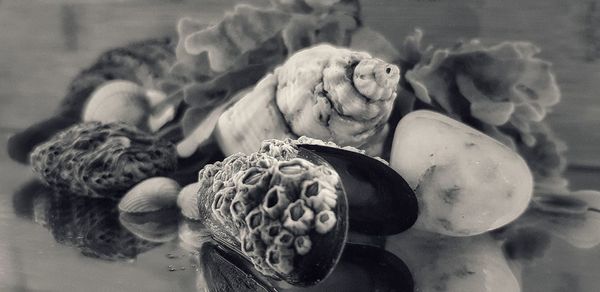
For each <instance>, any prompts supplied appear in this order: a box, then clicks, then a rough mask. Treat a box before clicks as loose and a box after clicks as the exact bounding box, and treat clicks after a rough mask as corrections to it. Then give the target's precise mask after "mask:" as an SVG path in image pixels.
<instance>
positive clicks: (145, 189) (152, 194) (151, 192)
mask: <svg viewBox="0 0 600 292" xmlns="http://www.w3.org/2000/svg"><path fill="white" fill-rule="evenodd" d="M180 189H181V188H180V186H179V184H178V183H177V182H176V181H174V180H172V179H170V178H166V177H153V178H149V179H146V180H144V181H142V182H140V183H138V184H137V185H135V186H134V187H133V188H131V189H130V190H129V191H128V192H127V194H125V196H124V197H123V198H122V199H121V202H119V211H121V212H124V213H146V212H154V211H158V210H161V209H167V208H172V207H175V204H176V201H177V195H178V194H179V190H180Z"/></svg>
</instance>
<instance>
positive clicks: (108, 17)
mask: <svg viewBox="0 0 600 292" xmlns="http://www.w3.org/2000/svg"><path fill="white" fill-rule="evenodd" d="M238 2H244V3H252V4H266V3H268V1H267V0H263V1H260V0H253V1H235V0H0V137H1V143H0V148H1V149H0V290H1V291H84V290H86V291H188V290H190V289H193V287H194V286H195V284H194V282H195V271H194V269H190V268H188V269H186V270H181V269H179V270H178V271H174V272H169V271H168V266H169V265H175V266H177V267H181V266H185V267H189V263H188V262H185V261H186V260H185V259H184V258H185V257H183V256H182V257H178V256H167V255H168V254H169V253H170V252H172V251H173V249H174V247H173V246H162V247H160V248H158V249H154V250H152V251H150V252H148V253H145V254H143V255H141V256H140V258H139V260H138V261H137V262H136V263H118V264H115V263H107V262H102V261H97V260H94V259H89V258H85V257H83V256H81V255H80V254H79V253H78V251H76V250H74V249H71V248H68V247H64V246H60V245H58V244H55V243H53V240H52V239H51V235H50V234H48V232H47V231H46V230H44V229H43V228H42V227H41V226H37V225H35V224H34V223H31V222H24V221H19V220H18V219H17V218H16V216H15V215H14V211H13V209H12V203H11V194H12V193H13V192H14V190H15V189H17V187H18V186H19V185H21V184H22V183H23V182H25V181H26V180H27V179H28V178H29V177H31V176H32V175H31V173H30V171H29V169H28V167H26V166H24V165H19V164H17V163H15V162H12V161H11V160H10V159H9V158H8V157H7V154H6V149H5V145H6V141H7V139H8V137H9V136H10V135H11V134H12V133H15V132H17V131H20V130H22V129H24V128H26V127H27V126H29V125H31V124H32V123H34V122H37V121H40V120H42V119H45V118H48V117H50V116H51V115H52V114H53V111H54V109H55V107H56V105H57V104H58V102H59V101H60V100H61V98H62V97H63V96H64V94H65V90H66V86H67V84H68V83H69V82H70V80H71V79H72V78H73V77H74V76H75V75H76V74H77V72H79V71H80V70H82V69H83V68H85V67H87V66H89V65H90V64H91V63H92V62H93V61H94V59H96V58H97V56H98V55H99V54H100V53H101V52H103V51H105V50H107V49H109V48H112V47H116V46H123V45H125V44H127V43H129V42H132V41H134V40H143V39H146V38H152V37H159V36H164V35H175V25H176V21H177V19H179V18H180V17H182V16H191V17H194V18H196V19H200V20H202V21H204V22H206V23H207V24H209V23H214V22H216V21H218V20H219V19H220V18H221V17H222V15H223V13H224V11H226V10H229V9H231V8H232V7H233V6H234V5H235V3H238ZM362 3H363V19H364V21H365V23H366V24H367V25H368V26H370V27H372V28H373V29H375V30H378V31H380V32H381V33H383V34H384V35H385V36H386V37H387V38H388V39H389V40H390V41H391V42H392V43H394V44H396V45H400V44H401V43H402V41H403V40H404V38H405V36H406V35H407V34H409V33H411V32H412V31H413V30H414V28H415V27H420V28H422V29H423V30H424V32H425V37H424V43H425V44H433V45H436V46H450V45H452V44H453V43H454V42H455V41H456V40H458V39H470V38H480V39H482V40H483V41H484V42H489V43H497V42H501V41H505V40H526V41H531V42H533V43H535V44H537V45H538V46H539V47H540V48H541V49H542V52H541V54H540V58H542V59H545V60H548V61H551V62H552V63H553V64H554V65H553V68H554V72H555V73H556V77H557V80H558V83H559V85H560V87H561V90H562V102H561V103H560V104H559V105H558V106H556V107H555V108H554V112H553V113H551V114H550V115H549V117H548V118H547V120H548V121H549V122H550V124H551V126H552V127H553V129H554V130H555V131H556V132H557V134H558V136H559V137H560V138H562V139H563V140H564V141H566V142H567V144H568V146H569V150H568V152H567V158H568V160H569V168H568V170H567V177H568V178H569V179H570V181H571V188H572V189H574V190H577V189H600V1H598V0H571V1H563V0H369V1H362ZM551 253H552V254H553V257H551V258H548V259H547V260H542V261H540V262H539V263H537V266H535V267H530V268H528V269H529V270H530V271H529V273H530V276H529V277H528V278H526V279H524V286H525V288H526V289H525V291H567V290H568V291H598V289H600V288H598V287H600V280H598V279H597V275H598V274H599V273H600V249H595V250H588V251H581V250H574V249H573V248H571V247H569V246H568V245H567V244H565V243H562V242H555V243H553V246H552V250H551ZM573 271H575V273H574V272H573Z"/></svg>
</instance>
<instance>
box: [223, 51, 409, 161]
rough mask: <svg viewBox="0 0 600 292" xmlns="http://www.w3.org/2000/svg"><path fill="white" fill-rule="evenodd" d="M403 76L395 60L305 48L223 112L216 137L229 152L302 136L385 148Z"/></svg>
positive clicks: (249, 149)
mask: <svg viewBox="0 0 600 292" xmlns="http://www.w3.org/2000/svg"><path fill="white" fill-rule="evenodd" d="M299 76H300V77H299ZM399 79H400V69H399V68H398V67H397V66H396V65H392V64H389V63H386V62H383V61H381V60H379V59H376V58H372V57H371V56H370V55H369V54H367V53H364V52H354V51H351V50H348V49H344V48H337V47H333V46H330V45H318V46H315V47H312V48H309V49H305V50H301V51H299V52H297V53H296V54H294V55H292V56H291V57H290V58H289V59H288V60H287V61H286V62H285V63H284V64H283V65H281V66H280V67H278V68H276V69H275V70H274V72H273V74H268V75H267V76H265V77H264V78H263V79H262V80H261V81H260V82H259V83H258V84H257V85H256V87H254V88H253V89H252V90H251V91H250V92H248V93H246V94H245V95H244V96H243V97H241V99H240V100H239V101H238V102H237V103H235V104H234V105H233V106H231V107H230V108H229V109H227V110H226V111H225V112H224V113H223V114H222V116H221V117H220V118H219V121H218V122H217V126H216V129H215V137H216V140H217V142H218V143H219V145H220V147H221V149H222V151H223V153H225V154H226V155H231V154H233V153H237V152H242V153H246V154H249V153H252V152H254V151H255V149H258V147H259V146H260V144H261V143H262V141H263V140H266V139H284V138H292V139H295V138H297V137H298V136H302V135H305V136H309V137H313V138H318V139H323V140H328V141H333V142H335V143H337V144H339V145H342V146H354V147H361V146H365V145H369V146H370V147H369V149H370V151H373V152H375V153H371V154H380V153H378V152H380V150H381V147H379V146H381V145H382V143H383V140H384V139H385V136H386V135H385V133H387V131H388V129H387V126H386V124H387V120H388V118H389V116H390V114H391V110H392V106H393V104H394V100H395V98H396V91H397V87H398V82H399ZM372 144H376V145H378V146H371V145H372Z"/></svg>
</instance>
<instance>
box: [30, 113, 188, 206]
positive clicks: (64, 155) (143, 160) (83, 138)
mask: <svg viewBox="0 0 600 292" xmlns="http://www.w3.org/2000/svg"><path fill="white" fill-rule="evenodd" d="M31 163H32V168H33V171H34V172H35V173H36V174H37V175H38V177H39V178H40V179H41V180H42V181H43V182H44V183H45V184H47V185H49V186H50V187H52V188H54V189H56V190H59V191H65V192H68V193H72V194H75V195H80V196H89V197H108V198H120V197H122V196H123V195H124V194H125V192H126V191H127V190H128V189H129V188H130V187H132V186H133V185H135V184H136V183H138V182H140V181H142V180H144V179H146V178H149V177H154V176H160V175H166V174H168V173H169V172H171V171H173V170H175V168H176V164H177V159H176V154H175V147H174V146H173V145H172V144H171V143H169V142H166V141H162V140H160V139H158V138H155V137H152V136H150V135H148V134H146V133H144V132H141V131H140V130H138V129H136V128H134V127H133V126H130V125H127V124H123V123H110V124H101V123H99V122H88V123H82V124H77V125H75V126H73V127H70V128H68V129H66V130H64V131H62V132H60V133H58V134H57V135H55V136H54V137H53V138H52V139H50V140H49V141H47V142H46V143H44V144H41V145H39V146H38V147H37V148H35V150H34V151H33V152H32V154H31Z"/></svg>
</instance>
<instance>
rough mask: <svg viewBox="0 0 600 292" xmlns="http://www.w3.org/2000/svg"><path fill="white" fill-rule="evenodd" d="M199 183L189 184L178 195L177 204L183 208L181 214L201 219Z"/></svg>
mask: <svg viewBox="0 0 600 292" xmlns="http://www.w3.org/2000/svg"><path fill="white" fill-rule="evenodd" d="M199 190H200V184H199V183H193V184H189V185H187V186H185V187H183V189H181V191H180V192H179V196H178V197H177V206H178V207H179V209H181V214H182V215H183V216H185V217H186V218H189V219H194V220H200V209H198V191H199Z"/></svg>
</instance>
